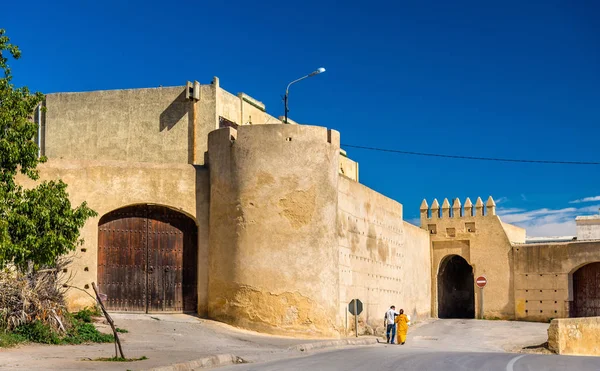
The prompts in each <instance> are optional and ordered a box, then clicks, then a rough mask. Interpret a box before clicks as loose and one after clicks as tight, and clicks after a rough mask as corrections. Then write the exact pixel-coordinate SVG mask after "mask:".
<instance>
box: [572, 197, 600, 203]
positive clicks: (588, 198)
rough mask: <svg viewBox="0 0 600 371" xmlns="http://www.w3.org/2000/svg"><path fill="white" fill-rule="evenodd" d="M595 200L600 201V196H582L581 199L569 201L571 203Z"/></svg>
mask: <svg viewBox="0 0 600 371" xmlns="http://www.w3.org/2000/svg"><path fill="white" fill-rule="evenodd" d="M594 201H600V196H591V197H585V198H581V199H579V200H573V201H569V203H570V204H580V203H582V202H594Z"/></svg>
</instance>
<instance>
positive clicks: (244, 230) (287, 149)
mask: <svg viewBox="0 0 600 371" xmlns="http://www.w3.org/2000/svg"><path fill="white" fill-rule="evenodd" d="M339 150H340V148H339V133H337V132H336V131H333V130H327V129H326V128H321V127H311V126H296V125H256V126H249V125H248V126H241V127H239V129H238V130H237V131H236V130H234V129H229V128H225V129H220V130H217V131H214V132H212V133H211V134H210V135H209V168H210V182H211V196H210V197H211V198H210V199H211V204H210V280H209V316H210V317H211V318H214V319H218V320H221V321H224V322H228V323H231V324H233V325H236V326H240V327H245V328H250V329H253V330H258V331H263V332H269V333H277V334H285V335H296V336H338V335H339V331H340V329H339V328H338V324H339V323H340V321H339V320H338V308H339V306H338V300H339V299H338V292H339V282H338V280H339V268H338V244H337V236H336V233H335V227H334V226H335V225H336V217H337V192H338V178H339V176H338V173H337V172H338V167H339Z"/></svg>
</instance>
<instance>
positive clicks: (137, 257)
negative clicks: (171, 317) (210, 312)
mask: <svg viewBox="0 0 600 371" xmlns="http://www.w3.org/2000/svg"><path fill="white" fill-rule="evenodd" d="M197 247H198V238H197V227H196V224H195V223H194V221H193V220H192V219H191V218H190V217H188V216H187V215H184V214H182V213H180V212H177V211H174V210H171V209H169V208H167V207H163V206H156V205H135V206H128V207H124V208H121V209H118V210H115V211H112V212H110V213H108V214H106V215H104V216H103V217H102V218H101V219H100V223H98V287H99V290H100V291H101V292H102V293H104V294H106V295H107V296H108V298H107V300H106V306H107V308H108V309H111V310H116V311H136V312H146V313H148V312H195V311H196V308H197V301H198V294H197V289H196V287H197V284H196V277H197V275H196V270H197V258H196V257H197V250H198V249H197Z"/></svg>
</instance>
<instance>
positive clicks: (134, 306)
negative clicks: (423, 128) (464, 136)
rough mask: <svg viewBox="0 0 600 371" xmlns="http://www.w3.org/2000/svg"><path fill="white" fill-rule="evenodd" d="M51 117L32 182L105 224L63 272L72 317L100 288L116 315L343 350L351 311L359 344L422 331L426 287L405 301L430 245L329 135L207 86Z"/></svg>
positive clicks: (112, 94) (73, 100) (133, 96)
mask: <svg viewBox="0 0 600 371" xmlns="http://www.w3.org/2000/svg"><path fill="white" fill-rule="evenodd" d="M190 98H191V99H190ZM45 106H46V112H45V114H43V115H41V119H40V123H41V128H42V130H41V135H40V138H38V139H39V142H40V145H41V152H42V154H44V155H46V156H47V157H48V159H49V160H48V162H47V163H45V164H42V165H41V166H40V175H41V179H42V180H47V179H56V178H61V179H63V180H64V181H65V182H66V183H67V184H69V188H68V191H69V193H70V198H71V200H72V202H73V203H74V204H78V203H80V202H82V201H84V200H85V201H87V202H88V204H89V206H90V207H91V208H93V209H94V210H96V211H97V212H98V214H99V216H98V217H97V218H92V219H90V220H89V221H88V222H87V223H86V225H85V226H84V228H83V229H82V231H81V234H82V237H83V239H84V241H85V242H84V244H83V245H82V246H80V247H79V248H78V250H77V251H76V253H75V254H74V262H73V264H72V265H71V267H70V268H69V269H68V271H67V272H65V274H66V275H67V276H68V277H69V285H71V286H73V287H76V288H77V289H73V290H70V291H69V306H70V308H71V309H78V308H82V307H85V306H87V305H90V304H91V303H92V302H91V301H90V296H89V295H87V294H89V293H91V292H92V291H91V284H92V282H96V283H97V284H98V287H99V289H100V291H101V292H103V293H105V294H106V295H107V300H106V305H107V306H108V307H109V308H110V309H111V310H115V311H136V312H196V313H197V314H198V315H200V316H202V317H208V318H214V319H217V320H221V321H224V322H227V323H231V324H234V325H237V326H240V327H244V328H249V329H254V330H258V331H263V332H269V333H279V334H286V335H296V336H326V337H331V336H333V337H336V336H341V335H343V334H345V333H346V332H348V331H349V330H350V328H351V327H352V326H353V320H349V319H348V317H347V310H346V309H347V303H348V302H349V301H350V300H352V299H353V298H359V299H360V300H361V301H362V302H363V303H364V311H363V313H362V314H361V317H360V322H361V330H365V329H368V328H369V327H370V326H376V325H378V324H379V322H381V321H380V317H381V316H382V314H383V313H384V312H385V310H386V309H387V308H388V307H389V305H391V304H392V303H395V304H396V305H398V306H403V307H404V308H405V310H406V311H407V313H410V314H412V315H413V316H414V317H415V318H424V317H428V316H429V315H430V312H429V311H430V302H431V297H430V292H431V290H430V289H429V286H428V285H425V289H423V287H424V286H423V284H421V285H420V287H419V289H417V288H415V287H414V286H413V285H412V282H416V281H419V282H429V279H428V277H429V275H430V272H429V269H430V264H429V239H428V236H427V233H426V232H425V231H423V230H421V229H419V228H418V227H415V226H413V225H411V224H409V223H406V222H404V221H403V218H402V205H401V204H399V203H398V202H396V201H394V200H391V199H389V198H387V197H385V196H383V195H381V194H379V193H377V192H375V191H373V190H371V189H369V188H367V187H365V186H364V185H361V184H360V183H358V182H357V180H358V164H357V163H356V162H354V161H352V160H351V159H350V158H348V157H347V155H346V153H345V151H343V150H342V149H341V148H340V135H339V133H338V132H336V131H335V130H329V129H326V128H323V127H316V126H305V125H295V124H290V125H283V124H282V123H281V121H280V120H279V119H277V118H275V117H273V116H270V115H268V114H267V113H266V112H265V107H264V105H262V103H260V102H258V101H256V100H254V99H253V98H251V97H249V96H248V95H246V94H243V93H240V94H238V95H233V94H230V93H228V92H226V91H225V90H223V89H222V88H221V87H220V86H219V80H218V79H216V78H215V79H214V80H213V81H212V83H211V84H207V85H200V84H188V86H181V87H169V88H155V89H135V90H115V91H99V92H84V93H58V94H49V95H47V98H46V101H45ZM22 181H23V182H24V183H28V184H31V181H30V180H27V179H23V180H22ZM405 261H411V262H413V263H414V264H412V265H411V266H410V267H407V266H406V265H405V264H403V263H404V262H405ZM78 289H80V290H78ZM86 292H87V293H86Z"/></svg>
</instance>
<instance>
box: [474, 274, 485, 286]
mask: <svg viewBox="0 0 600 371" xmlns="http://www.w3.org/2000/svg"><path fill="white" fill-rule="evenodd" d="M475 283H476V284H477V287H479V288H481V289H482V288H484V287H485V285H486V284H487V278H485V277H484V276H479V277H477V279H476V280H475Z"/></svg>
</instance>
